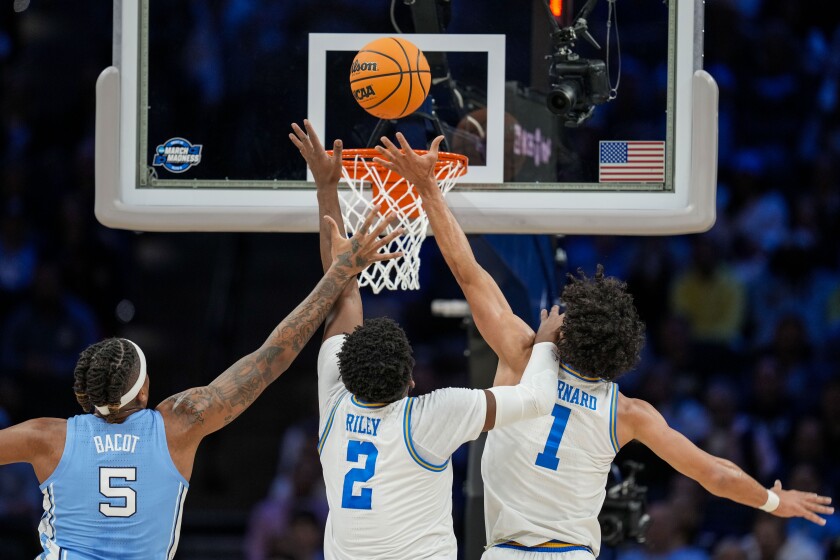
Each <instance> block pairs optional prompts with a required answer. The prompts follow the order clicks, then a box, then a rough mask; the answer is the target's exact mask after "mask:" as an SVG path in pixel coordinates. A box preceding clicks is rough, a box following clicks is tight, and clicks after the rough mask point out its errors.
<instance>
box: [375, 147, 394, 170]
mask: <svg viewBox="0 0 840 560" xmlns="http://www.w3.org/2000/svg"><path fill="white" fill-rule="evenodd" d="M376 148H377V149H379V148H381V146H377V147H376ZM383 149H384V148H383ZM373 162H374V163H378V164H379V165H381V166H382V167H384V168H385V169H390V170H391V171H396V170H397V168H396V167H395V166H394V162H393V161H390V160H387V159H382V158H378V157H375V158H373Z"/></svg>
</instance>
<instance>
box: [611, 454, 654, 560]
mask: <svg viewBox="0 0 840 560" xmlns="http://www.w3.org/2000/svg"><path fill="white" fill-rule="evenodd" d="M624 467H625V468H626V469H627V471H628V474H627V475H626V476H625V477H624V479H623V480H622V478H621V471H620V470H619V469H618V467H616V466H615V465H613V474H614V475H615V478H616V480H617V481H618V482H617V483H616V484H615V485H613V486H611V487H610V488H608V489H607V497H606V499H605V500H604V505H603V506H602V507H601V513H599V514H598V523H599V524H600V525H601V541H602V542H603V543H604V544H606V545H608V546H616V545H619V544H621V543H623V542H626V541H635V542H638V543H643V542H645V532H646V531H647V528H648V526H650V516H649V515H648V514H647V487H646V486H639V485H638V484H637V483H636V473H638V472H639V471H641V470H642V469H644V465H642V464H641V463H636V462H634V461H626V462H625V463H624Z"/></svg>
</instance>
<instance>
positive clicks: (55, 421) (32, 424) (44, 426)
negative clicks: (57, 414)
mask: <svg viewBox="0 0 840 560" xmlns="http://www.w3.org/2000/svg"><path fill="white" fill-rule="evenodd" d="M21 426H26V427H27V428H28V429H32V430H35V431H38V432H44V433H48V432H63V431H67V419H66V418H48V417H44V418H33V419H31V420H26V421H25V422H22V423H21Z"/></svg>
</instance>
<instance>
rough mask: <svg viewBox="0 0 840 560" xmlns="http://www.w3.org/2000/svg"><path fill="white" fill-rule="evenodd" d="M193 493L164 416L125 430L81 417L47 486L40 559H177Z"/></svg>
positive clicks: (139, 417) (140, 417)
mask: <svg viewBox="0 0 840 560" xmlns="http://www.w3.org/2000/svg"><path fill="white" fill-rule="evenodd" d="M188 487H189V483H188V482H187V481H186V480H185V479H184V477H183V476H181V474H180V473H179V472H178V470H177V469H176V468H175V464H174V463H173V462H172V458H171V457H170V455H169V448H168V447H167V445H166V433H165V431H164V427H163V417H162V416H161V415H160V413H159V412H157V411H155V410H143V411H140V412H135V413H134V414H132V415H131V416H129V417H128V418H126V420H125V422H123V423H122V424H108V423H107V422H106V421H105V420H103V419H102V418H99V417H97V416H94V415H92V414H85V415H81V416H74V417H73V418H70V419H69V420H67V441H66V443H65V445H64V454H63V455H62V456H61V461H59V463H58V466H57V467H56V469H55V472H53V473H52V475H51V476H50V477H49V478H48V479H47V480H46V481H44V483H43V484H42V485H41V492H43V494H44V515H43V516H42V517H41V524H40V525H39V527H38V531H39V532H40V536H41V545H42V546H43V548H44V552H43V553H41V554H40V555H39V556H38V558H37V559H36V560H106V559H112V558H119V559H120V560H171V559H172V558H173V557H174V556H175V550H176V549H177V547H178V536H179V533H180V531H181V513H182V512H183V507H184V498H186V495H187V489H188Z"/></svg>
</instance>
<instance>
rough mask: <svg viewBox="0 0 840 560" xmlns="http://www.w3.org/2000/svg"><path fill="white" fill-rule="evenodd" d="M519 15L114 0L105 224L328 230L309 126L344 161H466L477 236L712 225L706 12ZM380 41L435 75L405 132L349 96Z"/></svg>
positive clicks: (465, 199) (434, 6) (386, 5)
mask: <svg viewBox="0 0 840 560" xmlns="http://www.w3.org/2000/svg"><path fill="white" fill-rule="evenodd" d="M503 5H504V7H501V6H502V5H493V6H490V5H488V4H487V3H486V2H483V1H481V0H416V1H414V2H411V3H406V2H404V1H403V0H366V1H365V2H359V1H350V0H333V1H329V2H328V1H324V0H312V1H308V2H276V1H271V0H238V1H233V2H231V1H225V2H223V1H208V2H202V3H185V2H164V1H162V0H116V1H115V2H114V21H115V25H114V30H115V31H114V64H113V66H112V67H109V68H107V69H105V71H103V73H102V75H101V76H100V80H99V83H98V87H97V207H96V213H97V217H98V218H99V220H100V221H101V222H102V223H104V224H105V225H108V226H112V227H118V228H126V229H135V230H159V231H160V230H163V231H183V230H192V231H316V230H317V225H318V219H317V215H316V214H317V202H316V197H315V193H314V185H313V184H312V183H311V182H309V181H308V179H310V178H309V177H308V176H307V170H306V166H305V163H304V161H303V159H302V158H301V157H300V155H299V154H298V153H297V150H296V149H295V148H294V146H293V145H292V144H291V142H290V141H289V140H288V137H287V134H288V132H289V131H290V124H291V123H292V122H297V123H300V122H301V121H302V120H303V119H304V118H309V119H310V120H311V121H312V122H313V124H314V125H315V127H316V129H317V130H318V131H319V134H320V135H321V137H322V139H324V140H326V143H327V144H328V145H329V144H331V141H332V139H334V138H342V139H343V141H344V145H345V147H348V148H355V147H358V148H364V147H372V146H374V145H375V144H376V143H377V142H378V138H379V137H380V136H382V135H383V134H384V135H388V136H391V137H393V134H394V133H395V132H396V131H402V132H403V133H404V134H406V136H407V137H408V138H409V139H410V141H411V143H412V145H413V146H415V147H417V148H425V147H426V146H427V144H428V142H430V141H431V139H432V138H434V136H436V135H437V134H443V135H444V136H445V138H446V142H445V144H444V149H445V150H447V151H454V152H458V153H463V154H466V155H467V156H469V158H470V170H469V172H468V173H467V175H466V176H464V177H462V178H461V179H460V181H459V183H458V186H457V187H456V189H455V190H453V191H452V192H451V193H450V194H449V196H448V201H449V204H450V205H451V207H452V208H453V211H454V212H455V214H456V216H457V217H458V219H459V221H460V222H461V224H462V225H463V226H464V228H465V230H467V231H468V232H476V233H478V232H484V233H489V232H521V233H564V234H574V233H605V234H606V233H618V234H622V233H625V234H668V233H687V232H694V231H702V230H705V229H708V228H709V227H711V225H712V223H713V222H714V204H715V197H714V189H715V181H716V165H717V87H716V85H715V83H714V80H713V79H712V78H711V76H709V75H708V74H707V73H705V72H703V71H702V69H701V64H702V3H701V2H695V1H694V0H682V1H679V2H678V1H676V0H670V1H668V2H664V3H663V2H660V1H653V0H651V1H650V2H632V3H630V2H628V1H627V0H618V1H615V2H608V1H607V0H600V1H598V0H590V1H589V2H586V3H584V2H573V1H570V0H566V1H564V2H557V1H552V2H549V1H548V0H523V1H521V2H515V3H514V2H508V3H504V4H503ZM552 9H553V10H554V13H552ZM580 16H583V17H580ZM608 23H609V25H608ZM384 36H400V37H404V38H406V39H408V40H409V41H411V42H413V43H414V44H416V45H417V46H418V47H419V48H420V49H421V50H422V51H423V52H424V53H425V55H426V57H427V59H428V60H429V63H430V66H431V70H432V80H433V86H432V88H431V93H430V95H429V97H428V98H427V100H426V102H425V103H424V104H423V106H421V108H420V109H419V110H418V112H417V113H415V114H414V115H412V116H409V117H406V118H403V119H400V120H397V121H383V120H379V119H377V118H375V117H373V116H371V115H369V114H367V113H366V112H365V111H364V110H363V109H361V107H359V105H358V104H357V103H356V101H355V99H354V97H353V94H352V92H351V88H350V85H349V73H350V66H351V62H352V60H353V58H354V55H355V53H356V52H357V51H358V50H359V48H361V47H362V46H363V45H365V44H367V43H368V42H370V41H371V40H373V39H376V38H379V37H384ZM590 39H591V41H590ZM596 44H597V46H598V47H600V48H596Z"/></svg>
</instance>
